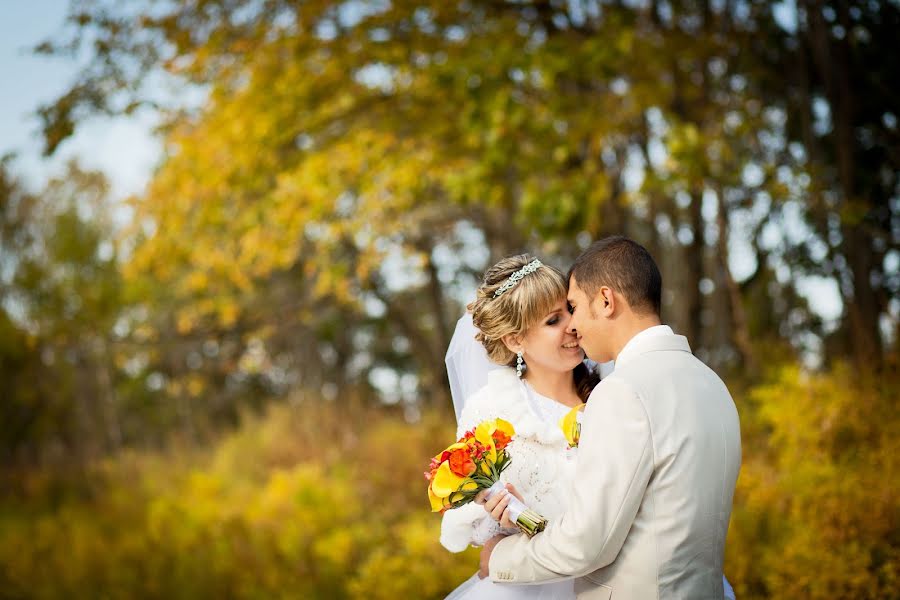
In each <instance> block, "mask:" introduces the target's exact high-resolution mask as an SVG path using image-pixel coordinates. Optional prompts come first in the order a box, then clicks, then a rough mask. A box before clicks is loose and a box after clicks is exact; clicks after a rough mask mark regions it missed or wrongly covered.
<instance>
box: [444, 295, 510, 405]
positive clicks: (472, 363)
mask: <svg viewBox="0 0 900 600" xmlns="http://www.w3.org/2000/svg"><path fill="white" fill-rule="evenodd" d="M476 333H478V328H477V327H475V325H474V324H473V323H472V315H470V314H469V313H468V312H467V313H466V314H464V315H463V316H462V317H461V318H460V319H459V321H457V322H456V329H455V330H454V331H453V337H452V338H451V340H450V347H448V348H447V355H446V356H445V357H444V362H445V363H446V365H447V377H448V378H449V380H450V395H451V396H453V410H455V411H456V420H457V421H459V415H461V414H462V410H463V406H465V404H466V398H468V397H469V396H471V395H472V394H474V393H475V392H477V391H478V390H480V389H481V388H483V387H484V386H485V385H486V384H487V380H488V373H489V372H491V371H493V370H494V369H499V368H501V367H500V365H497V364H494V363H492V362H491V361H490V359H489V358H488V356H487V351H486V350H485V349H484V346H483V345H482V344H481V342H478V341H476V340H475V334H476Z"/></svg>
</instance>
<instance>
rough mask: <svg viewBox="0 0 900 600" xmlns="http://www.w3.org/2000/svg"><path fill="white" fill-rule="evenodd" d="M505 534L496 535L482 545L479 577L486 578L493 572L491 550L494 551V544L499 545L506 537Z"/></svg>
mask: <svg viewBox="0 0 900 600" xmlns="http://www.w3.org/2000/svg"><path fill="white" fill-rule="evenodd" d="M505 537H506V536H505V535H495V536H494V537H492V538H491V539H489V540H488V541H486V542H485V543H484V546H482V547H481V558H480V560H479V568H478V577H480V578H481V579H484V578H485V577H487V576H488V575H490V574H491V568H490V565H491V552H493V551H494V546H496V545H497V542H499V541H500V540H502V539H503V538H505Z"/></svg>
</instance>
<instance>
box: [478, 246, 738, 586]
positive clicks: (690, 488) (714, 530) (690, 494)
mask: <svg viewBox="0 0 900 600" xmlns="http://www.w3.org/2000/svg"><path fill="white" fill-rule="evenodd" d="M661 286H662V281H661V277H660V274H659V270H658V269H657V267H656V264H655V263H654V262H653V259H652V258H651V256H650V254H649V253H648V252H647V251H646V250H645V249H644V248H643V247H642V246H641V245H639V244H637V243H636V242H634V241H632V240H629V239H627V238H624V237H611V238H606V239H603V240H600V241H598V242H595V243H594V244H593V245H591V246H590V247H589V248H588V249H587V250H585V251H584V252H583V253H582V254H581V256H579V257H578V259H577V260H576V261H575V264H574V265H573V266H572V268H571V270H570V271H569V295H568V299H569V303H570V304H571V305H572V309H573V313H572V319H571V321H570V325H569V330H570V331H572V332H573V333H575V334H576V335H577V336H578V338H579V340H580V343H581V346H582V348H584V351H585V353H586V354H587V355H588V357H589V358H591V359H593V360H595V361H597V362H599V363H603V362H607V361H609V360H613V359H614V360H615V361H616V363H615V364H616V367H615V371H613V373H612V374H610V375H609V376H607V377H606V378H605V379H603V381H601V382H600V384H599V385H597V387H596V388H595V389H594V391H593V392H592V393H591V396H590V398H589V400H588V403H587V407H586V409H585V412H584V420H583V423H582V434H581V443H580V445H579V448H578V463H577V467H576V476H575V482H576V483H575V487H574V489H573V490H571V496H570V497H571V503H570V504H569V506H568V509H567V511H566V512H565V513H564V514H563V515H562V516H561V517H560V518H559V519H556V520H555V521H554V522H552V523H551V524H550V525H549V526H548V527H547V529H546V531H544V532H543V533H541V534H538V535H537V536H535V537H534V538H531V539H529V538H527V537H525V536H524V535H516V536H512V537H507V538H499V537H498V538H494V539H493V540H490V541H489V542H488V543H487V544H485V546H484V550H483V553H482V564H486V563H487V564H489V572H490V576H491V577H492V578H493V580H494V581H496V582H503V583H519V584H528V583H537V582H546V581H553V580H559V579H565V578H568V577H573V576H574V577H578V579H577V580H576V582H575V591H576V593H577V595H578V598H581V599H590V600H595V599H596V600H608V599H610V598H611V599H612V600H622V599H630V600H643V599H645V598H646V599H650V598H652V599H654V600H656V599H659V600H665V599H669V598H672V599H675V598H679V599H681V598H684V599H690V600H702V599H705V598H708V599H710V600H722V598H723V583H722V561H723V555H724V545H725V534H726V532H727V531H728V520H729V517H730V516H731V501H732V496H733V495H734V486H735V482H736V480H737V476H738V470H739V469H740V464H741V439H740V427H739V423H738V415H737V411H736V410H735V406H734V402H733V401H732V399H731V396H730V395H729V393H728V390H727V389H726V388H725V384H723V383H722V380H721V379H719V377H718V376H717V375H716V374H715V373H713V371H712V370H710V369H709V368H708V367H706V365H704V364H703V363H702V362H700V361H699V360H697V359H696V358H695V357H694V355H693V354H691V349H690V347H689V346H688V342H687V339H685V338H684V337H682V336H680V335H675V334H673V333H672V330H671V329H670V328H669V327H667V326H665V325H662V324H661V322H660V316H659V313H660V291H661ZM505 502H507V500H506V498H504V500H501V505H500V506H501V507H502V503H505ZM498 514H499V513H498ZM503 522H504V523H505V524H507V525H509V522H508V516H507V515H506V514H504V517H503ZM488 561H489V562H488Z"/></svg>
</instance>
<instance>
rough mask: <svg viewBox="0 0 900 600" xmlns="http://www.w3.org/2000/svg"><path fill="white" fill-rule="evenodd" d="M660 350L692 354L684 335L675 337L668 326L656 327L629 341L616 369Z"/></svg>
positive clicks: (620, 353) (618, 359)
mask: <svg viewBox="0 0 900 600" xmlns="http://www.w3.org/2000/svg"><path fill="white" fill-rule="evenodd" d="M658 350H681V351H683V352H690V351H691V346H690V344H688V341H687V338H686V337H684V336H683V335H675V333H674V332H673V331H672V328H671V327H669V326H668V325H655V326H653V327H648V328H647V329H644V330H643V331H641V332H639V333H638V334H637V335H635V336H634V337H633V338H631V339H630V340H628V343H627V344H625V347H624V348H622V350H621V351H620V352H619V355H618V356H617V357H616V367H617V368H618V367H621V366H622V365H624V364H626V363H627V362H628V361H630V360H632V359H634V358H635V357H637V356H640V355H641V354H645V353H647V352H655V351H658Z"/></svg>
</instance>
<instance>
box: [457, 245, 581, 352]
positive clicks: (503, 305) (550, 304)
mask: <svg viewBox="0 0 900 600" xmlns="http://www.w3.org/2000/svg"><path fill="white" fill-rule="evenodd" d="M532 260H534V257H532V256H529V255H527V254H519V255H516V256H509V257H507V258H504V259H501V260H500V261H499V262H497V264H495V265H494V266H493V267H491V268H490V269H488V270H487V271H485V273H484V281H483V282H482V284H481V285H480V286H479V287H478V291H477V297H476V299H475V301H474V302H472V303H471V304H469V305H468V306H467V307H466V308H467V309H468V310H469V312H470V313H472V323H473V324H474V325H475V327H477V328H478V329H479V330H480V332H479V333H478V334H477V335H476V336H475V339H476V340H478V341H479V342H481V343H482V344H483V345H484V348H485V350H487V355H488V358H489V359H490V360H491V361H492V362H494V363H497V364H498V365H505V366H510V367H512V366H514V365H515V364H516V355H515V353H514V352H513V351H512V350H510V349H509V348H507V347H506V344H504V343H503V338H504V337H505V336H507V335H516V336H521V335H525V334H526V333H527V332H528V330H529V329H531V328H532V327H534V326H535V325H536V324H538V323H539V322H540V321H541V319H543V318H544V317H546V316H547V314H548V313H550V311H552V310H553V309H554V307H555V306H556V304H557V303H559V301H560V300H563V299H565V297H566V294H567V292H568V287H567V285H566V278H565V276H564V275H563V274H562V272H561V271H560V270H559V269H557V268H555V267H551V266H549V265H543V264H542V265H541V266H540V267H538V268H537V270H535V271H534V272H533V273H529V274H527V275H525V276H524V277H523V278H522V280H521V281H519V283H518V284H516V286H515V287H514V288H512V289H510V290H508V291H506V292H503V293H502V294H501V295H500V296H499V297H497V298H495V297H494V293H495V292H496V291H497V290H498V289H499V288H500V287H501V286H502V285H503V284H504V283H506V281H507V280H509V278H510V277H511V276H512V274H513V273H515V272H516V271H518V270H520V269H522V268H523V267H525V265H527V264H528V263H530V262H531V261H532Z"/></svg>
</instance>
